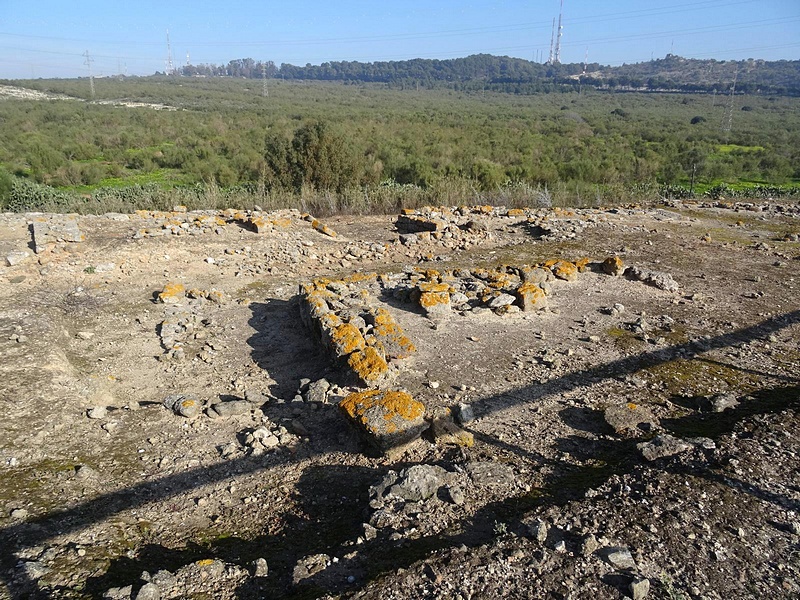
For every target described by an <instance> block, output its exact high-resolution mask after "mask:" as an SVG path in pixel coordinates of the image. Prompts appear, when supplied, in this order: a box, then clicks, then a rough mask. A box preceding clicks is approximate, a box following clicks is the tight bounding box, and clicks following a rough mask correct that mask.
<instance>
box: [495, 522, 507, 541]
mask: <svg viewBox="0 0 800 600" xmlns="http://www.w3.org/2000/svg"><path fill="white" fill-rule="evenodd" d="M492 531H493V532H494V535H495V536H497V537H500V536H501V535H505V534H507V533H508V525H507V524H506V523H503V522H501V521H495V522H494V528H493V529H492Z"/></svg>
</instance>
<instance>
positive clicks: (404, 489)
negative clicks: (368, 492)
mask: <svg viewBox="0 0 800 600" xmlns="http://www.w3.org/2000/svg"><path fill="white" fill-rule="evenodd" d="M446 475H447V471H446V470H445V469H443V468H442V467H439V466H437V465H414V466H413V467H409V468H407V469H403V470H402V471H400V475H399V477H398V480H397V483H395V484H394V485H392V486H391V487H390V488H389V489H388V493H389V494H391V495H392V496H397V497H398V498H402V499H403V500H406V501H408V502H419V501H420V500H427V499H428V498H430V497H431V496H433V495H434V494H435V493H436V492H437V491H438V490H439V488H440V487H441V486H442V485H443V484H444V478H445V476H446Z"/></svg>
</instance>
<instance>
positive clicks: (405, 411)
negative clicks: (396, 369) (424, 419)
mask: <svg viewBox="0 0 800 600" xmlns="http://www.w3.org/2000/svg"><path fill="white" fill-rule="evenodd" d="M375 406H380V407H381V408H383V409H384V411H385V412H384V419H385V420H387V421H388V420H391V419H394V418H395V417H398V418H400V419H403V420H405V421H413V420H414V419H418V418H420V417H421V416H423V415H424V414H425V405H424V404H422V402H419V401H417V400H414V398H412V397H411V394H409V393H407V392H400V391H381V390H366V391H363V392H355V393H353V394H349V395H348V396H346V397H345V399H344V400H342V401H341V402H340V403H339V407H340V408H341V409H342V411H344V413H345V414H347V415H348V416H349V417H350V418H351V419H353V420H359V421H361V422H362V423H364V422H365V421H364V418H363V415H364V413H365V412H366V411H368V410H369V409H371V408H373V407H375Z"/></svg>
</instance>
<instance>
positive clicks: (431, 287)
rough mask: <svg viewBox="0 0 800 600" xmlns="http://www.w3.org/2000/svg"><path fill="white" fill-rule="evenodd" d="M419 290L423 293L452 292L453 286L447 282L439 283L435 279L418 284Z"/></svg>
mask: <svg viewBox="0 0 800 600" xmlns="http://www.w3.org/2000/svg"><path fill="white" fill-rule="evenodd" d="M417 287H418V288H419V291H420V292H422V293H426V292H428V293H445V292H446V293H448V294H449V293H450V291H451V287H450V286H449V285H447V284H446V283H437V282H435V281H423V282H421V283H419V284H418V285H417Z"/></svg>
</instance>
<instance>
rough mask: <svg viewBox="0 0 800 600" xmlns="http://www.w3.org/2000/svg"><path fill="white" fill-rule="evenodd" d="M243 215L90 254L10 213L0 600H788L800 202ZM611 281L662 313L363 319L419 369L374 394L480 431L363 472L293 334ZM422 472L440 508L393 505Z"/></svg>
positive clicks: (6, 224) (604, 293) (130, 225)
mask: <svg viewBox="0 0 800 600" xmlns="http://www.w3.org/2000/svg"><path fill="white" fill-rule="evenodd" d="M231 214H232V213H228V214H227V215H226V214H222V213H220V214H218V213H212V212H209V213H184V212H176V213H169V214H153V213H140V214H137V215H104V216H82V217H76V220H75V224H76V225H77V227H78V229H79V230H80V233H81V235H82V237H83V241H60V239H65V238H66V237H67V236H62V237H61V238H59V233H58V231H59V230H58V229H57V228H56V229H52V228H51V230H50V233H38V230H37V229H36V227H40V226H41V224H53V223H62V222H64V220H65V219H66V220H69V219H68V218H67V217H64V216H60V215H38V214H24V215H22V214H4V215H0V261H2V266H0V356H2V361H1V362H0V381H2V385H0V415H2V419H0V482H1V484H0V574H1V576H0V597H7V598H104V597H105V598H139V599H145V598H198V599H199V598H209V599H211V598H244V599H254V598H322V597H325V598H364V599H366V598H380V599H381V600H389V599H390V598H461V599H468V598H472V599H478V598H497V597H509V598H553V599H556V598H558V599H566V598H570V599H577V598H623V597H632V598H635V599H637V600H639V599H642V598H670V599H678V598H685V599H687V600H688V599H689V598H708V599H723V598H724V599H728V598H797V597H800V514H798V510H800V472H798V467H799V466H800V463H799V462H798V452H800V412H799V409H800V300H799V299H798V291H800V243H798V241H797V234H798V233H800V206H799V205H798V204H797V202H796V201H794V202H792V201H788V200H787V201H782V202H778V201H761V202H759V203H753V204H750V203H743V202H742V203H737V204H734V203H725V202H708V203H703V202H695V203H674V202H670V203H665V204H664V205H663V206H659V207H650V208H640V207H628V208H616V209H581V210H575V211H563V210H550V209H539V210H537V211H533V212H530V213H528V214H526V215H524V216H521V217H520V216H503V215H504V214H505V213H504V211H503V210H495V211H493V212H492V213H485V214H482V216H481V217H480V219H478V220H479V221H480V223H481V226H480V227H479V228H478V227H476V228H475V231H477V232H478V233H470V232H469V231H467V229H468V228H465V230H464V231H465V233H464V236H463V237H462V238H459V237H458V236H456V237H454V238H447V237H444V238H441V239H438V240H437V239H434V238H430V239H429V238H428V237H427V236H421V238H420V240H419V241H418V242H416V241H415V243H409V241H408V239H405V241H401V240H400V234H399V232H398V231H397V229H396V227H395V220H396V218H397V217H396V216H340V217H334V218H330V219H327V220H325V225H327V226H328V227H330V228H331V229H333V230H334V231H335V232H336V234H337V235H336V236H335V237H331V236H329V235H326V234H325V233H323V232H321V231H320V230H319V228H317V229H315V228H314V227H312V224H311V223H310V222H309V221H307V220H305V219H303V218H301V217H300V215H299V214H298V213H295V212H292V211H286V212H284V213H281V214H279V215H262V217H264V218H268V219H273V220H274V225H273V226H271V228H270V227H267V228H266V229H267V230H266V231H262V232H261V233H258V232H256V228H255V227H254V226H252V225H251V221H249V220H248V218H249V217H250V216H252V215H246V217H247V218H240V217H232V216H231ZM36 223H39V225H36ZM543 223H545V224H547V227H548V229H546V230H544V231H543V230H542V228H541V227H538V226H534V224H543ZM34 232H37V235H38V239H37V240H36V244H34V237H33V236H34ZM54 232H55V233H54ZM35 250H37V251H38V252H35ZM609 256H618V257H620V258H621V259H622V261H623V262H624V264H625V265H629V266H636V267H640V268H643V269H650V270H653V271H657V272H660V273H666V274H669V275H671V276H672V278H673V279H674V280H675V282H677V284H678V286H679V290H678V291H667V290H664V289H659V288H658V287H655V286H652V285H647V284H646V283H645V282H642V281H637V280H635V279H633V278H629V277H625V276H618V277H615V276H612V275H608V274H606V273H604V272H603V271H602V269H600V268H597V266H596V265H595V266H592V265H591V264H590V267H589V268H588V269H587V270H586V271H584V272H583V273H580V275H579V276H578V278H577V280H575V281H564V280H561V279H555V280H554V281H552V282H551V284H550V288H551V289H550V290H549V291H550V294H549V296H548V308H547V309H546V310H544V311H537V312H520V311H509V312H508V313H507V314H502V315H498V314H495V313H492V312H490V311H467V312H465V313H464V314H460V313H458V312H456V311H453V314H452V315H451V316H450V317H449V318H447V319H446V320H445V321H443V322H438V323H436V322H433V321H431V320H430V319H429V318H427V317H426V315H425V314H424V312H423V311H422V310H420V309H419V307H418V306H417V305H415V304H413V303H410V302H400V301H396V299H394V298H389V297H378V298H376V299H375V301H376V302H378V303H380V305H381V306H384V307H385V308H387V309H388V310H389V311H390V312H391V314H392V315H393V316H394V318H395V319H396V320H397V322H398V323H399V324H400V325H401V326H402V328H403V329H404V330H405V332H406V334H407V335H408V336H409V338H410V339H411V340H413V342H414V344H415V346H416V347H417V352H416V354H415V355H414V356H413V357H412V358H411V359H408V360H407V361H404V362H403V364H402V366H401V367H400V369H399V372H398V373H397V374H396V375H395V377H394V379H393V380H392V381H390V382H389V383H388V384H387V385H388V387H390V388H392V389H403V390H406V391H408V392H409V393H410V394H411V395H412V396H413V397H414V398H415V399H417V400H420V401H422V402H423V403H424V404H425V405H426V409H427V414H428V415H432V414H433V413H434V412H435V411H436V410H437V409H440V408H441V407H454V406H457V405H459V404H465V405H468V406H469V408H471V409H472V411H473V412H474V416H475V419H474V420H471V421H469V420H468V419H466V421H467V422H465V423H464V424H463V427H464V429H466V430H467V431H468V432H469V433H471V434H472V436H473V437H474V445H471V446H470V445H468V444H465V445H459V444H453V443H447V442H446V441H443V440H436V439H434V438H433V437H431V436H430V435H429V434H425V435H423V438H422V439H421V440H420V441H419V442H417V443H416V444H414V445H412V446H411V447H410V448H409V449H408V450H407V451H406V452H404V453H403V454H401V455H399V456H394V455H393V456H392V457H391V458H390V457H380V456H378V457H376V456H374V455H373V454H372V453H370V452H365V447H364V446H363V441H362V440H361V438H360V437H359V436H358V434H357V432H356V431H355V430H354V429H353V427H352V426H351V425H350V424H349V423H348V422H347V421H346V419H345V418H344V416H343V415H342V414H341V412H340V411H339V410H338V407H337V406H336V401H337V400H338V399H339V398H341V396H342V395H345V394H347V393H349V392H353V391H356V390H357V389H359V388H358V387H357V386H353V385H352V381H350V380H348V379H347V377H346V373H345V372H344V369H342V368H341V366H340V365H339V364H336V363H335V362H334V361H332V359H331V358H330V357H329V355H328V354H327V353H326V352H325V351H324V349H323V348H322V347H321V346H320V345H319V344H318V343H317V341H316V340H315V339H314V337H313V336H312V335H310V332H309V331H308V330H307V328H306V327H305V326H304V325H303V323H302V321H301V318H300V310H299V298H298V286H299V285H300V284H302V283H306V282H309V281H311V280H312V279H313V278H318V277H327V278H331V279H338V278H341V277H344V276H346V275H350V274H352V273H373V272H374V273H379V274H386V273H403V272H406V273H413V272H415V269H423V270H424V269H437V270H439V271H443V270H453V269H470V268H478V267H494V266H498V265H535V264H540V263H542V262H543V261H546V260H547V259H564V260H570V261H575V260H577V259H580V258H582V257H587V258H590V259H592V260H593V261H602V260H604V259H605V258H607V257H609ZM6 257H8V258H6ZM11 263H13V265H12V264H11ZM168 284H181V285H182V286H184V288H185V290H187V291H188V293H187V294H184V293H183V292H179V293H177V294H176V295H175V296H174V297H170V295H169V294H166V295H165V296H162V299H167V302H166V303H165V302H161V301H159V298H158V296H159V294H160V293H161V292H162V291H164V290H165V286H167V285H168ZM167 291H169V290H167ZM191 296H194V297H191ZM615 305H616V306H615ZM620 305H621V306H620ZM321 378H325V379H326V380H328V381H329V382H330V383H331V384H332V386H333V387H332V388H331V390H330V391H329V393H328V396H327V398H326V399H325V401H322V402H319V401H310V400H309V398H308V397H306V396H307V394H306V396H304V391H305V389H306V385H307V383H308V382H306V381H302V380H304V379H307V380H310V381H311V382H315V381H317V380H319V379H321ZM170 396H181V397H188V398H191V399H193V400H194V401H195V402H196V403H197V404H198V406H199V408H201V409H202V410H201V411H200V412H199V413H198V414H197V415H191V416H190V417H189V418H187V417H185V416H181V415H179V414H176V413H175V412H174V411H173V410H170V409H168V408H167V407H165V405H164V400H165V399H166V398H168V397H170ZM245 401H246V402H245ZM218 403H225V404H228V403H230V404H229V405H228V406H227V407H226V408H230V410H229V411H228V412H225V413H222V414H223V416H218V415H217V412H215V409H213V408H211V406H212V405H214V404H217V405H218ZM234 408H236V410H234ZM259 430H262V431H264V432H265V433H264V434H263V435H266V436H268V437H269V439H271V440H272V439H274V440H275V441H274V446H272V447H270V448H269V449H266V450H264V449H263V448H261V447H260V446H259V447H258V449H256V445H254V442H253V437H254V436H256V437H257V436H258V435H260V434H256V433H255V432H257V431H259ZM653 453H654V454H653ZM648 458H652V460H648ZM415 465H416V466H419V465H423V466H424V468H425V469H427V470H425V471H424V472H425V477H427V478H428V479H427V480H426V481H433V483H432V484H431V485H432V487H431V490H432V491H431V492H430V493H429V494H427V495H426V494H422V496H423V497H414V496H413V494H412V495H407V496H402V494H400V495H398V494H397V493H395V494H392V493H388V492H385V490H384V488H385V487H386V486H382V484H381V482H387V481H388V482H391V481H395V480H397V481H406V482H409V481H411V479H412V478H413V477H416V476H417V475H419V473H422V470H413V469H412V470H410V471H409V469H410V468H411V467H413V466H415ZM434 467H438V469H436V468H434ZM387 478H388V479H387ZM404 478H405V479H404ZM409 485H410V484H409Z"/></svg>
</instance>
